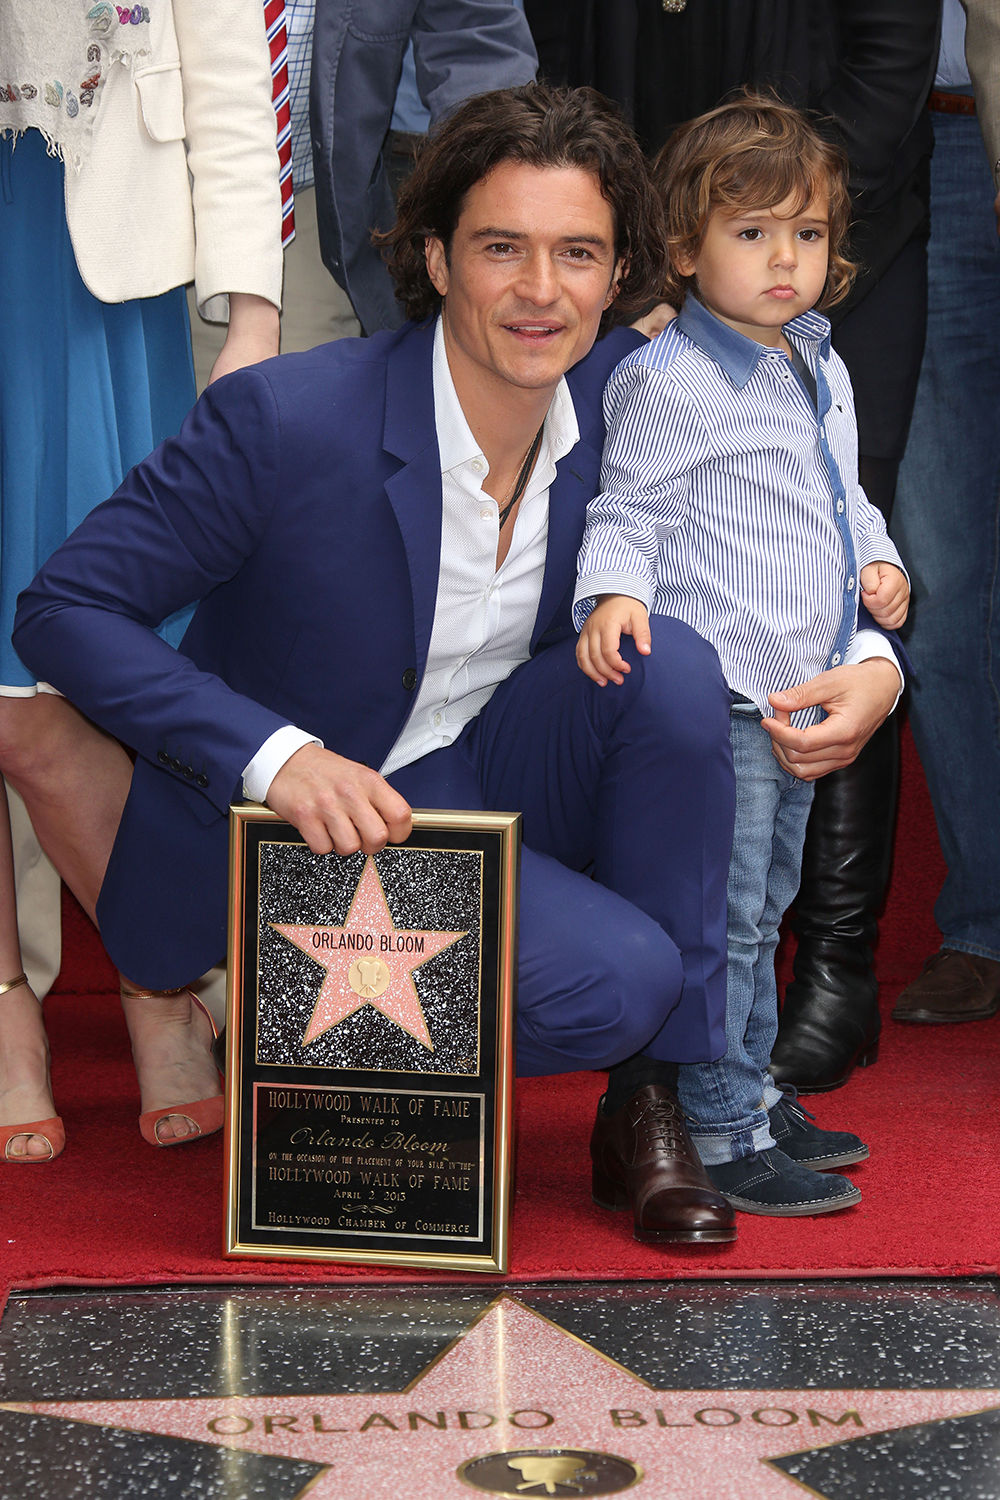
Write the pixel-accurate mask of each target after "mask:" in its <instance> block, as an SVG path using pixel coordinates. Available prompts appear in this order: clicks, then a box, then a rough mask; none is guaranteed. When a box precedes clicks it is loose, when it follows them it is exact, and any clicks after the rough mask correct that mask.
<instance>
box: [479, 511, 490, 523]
mask: <svg viewBox="0 0 1000 1500" xmlns="http://www.w3.org/2000/svg"><path fill="white" fill-rule="evenodd" d="M479 514H480V516H481V517H482V519H483V520H484V521H492V519H493V512H492V511H491V510H481V511H480V512H479Z"/></svg>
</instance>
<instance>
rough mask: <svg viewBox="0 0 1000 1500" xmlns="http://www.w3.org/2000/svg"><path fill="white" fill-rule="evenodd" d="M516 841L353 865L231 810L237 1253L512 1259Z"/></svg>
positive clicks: (449, 821)
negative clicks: (509, 1239)
mask: <svg viewBox="0 0 1000 1500" xmlns="http://www.w3.org/2000/svg"><path fill="white" fill-rule="evenodd" d="M520 833H521V819H520V815H519V814H516V813H463V812H414V814H413V832H412V834H411V835H410V837H409V838H408V839H407V841H406V843H405V844H393V845H388V846H387V847H386V848H385V849H383V850H381V851H380V852H379V853H378V854H375V855H371V856H369V855H364V854H354V855H349V856H345V857H341V856H340V855H337V854H326V855H317V854H313V853H312V851H311V850H310V849H309V847H308V845H307V844H306V843H305V841H304V840H303V839H302V837H301V835H300V834H299V833H298V832H297V830H296V829H295V828H293V827H292V826H291V824H289V823H286V822H285V821H284V820H283V819H281V818H279V817H278V815H277V814H276V813H273V812H271V810H270V809H269V808H267V807H261V806H258V805H256V804H252V803H251V804H245V805H242V806H235V807H233V808H232V809H231V813H230V925H229V1011H228V1025H227V1062H226V1138H225V1160H226V1188H225V1192H226V1223H225V1246H224V1253H225V1254H226V1255H228V1256H251V1257H257V1258H266V1259H268V1260H270V1259H273V1258H278V1257H284V1258H287V1259H289V1260H339V1261H354V1262H359V1261H360V1262H367V1263H370V1264H383V1265H397V1266H432V1267H436V1268H440V1269H449V1270H455V1271H493V1272H496V1271H500V1272H503V1271H506V1269H507V1221H508V1212H509V1196H510V1194H509V1181H510V1157H511V1151H510V1137H511V1111H512V1101H513V1076H514V1048H513V1024H514V989H515V982H516V949H517V875H518V861H519V855H520Z"/></svg>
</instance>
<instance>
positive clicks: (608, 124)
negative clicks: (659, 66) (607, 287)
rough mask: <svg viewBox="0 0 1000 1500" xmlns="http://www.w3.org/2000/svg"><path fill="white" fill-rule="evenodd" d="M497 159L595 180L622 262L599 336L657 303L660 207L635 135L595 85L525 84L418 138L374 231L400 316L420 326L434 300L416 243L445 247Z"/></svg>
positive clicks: (662, 265) (479, 99) (462, 108)
mask: <svg viewBox="0 0 1000 1500" xmlns="http://www.w3.org/2000/svg"><path fill="white" fill-rule="evenodd" d="M505 162H523V163H525V164H526V165H527V166H532V167H581V168H582V169H583V170H584V171H585V172H592V173H593V174H594V176H595V177H596V178H597V179H598V181H599V183H600V187H601V192H602V193H603V195H604V197H605V199H606V200H607V202H608V204H609V205H610V207H611V212H612V217H613V220H614V226H615V258H616V260H617V259H621V260H622V262H623V272H622V278H621V283H620V285H619V288H618V295H617V297H616V298H615V301H614V302H613V303H612V305H611V307H610V308H609V309H608V311H607V312H606V313H605V314H604V317H603V319H602V322H601V331H602V332H604V331H605V330H606V329H607V328H609V327H610V326H611V325H612V324H613V323H627V322H630V321H631V320H632V319H633V318H635V317H637V316H638V315H639V314H640V313H641V312H644V311H646V309H647V308H648V307H649V304H650V302H652V301H656V300H658V298H659V296H660V294H661V291H662V287H663V282H664V275H665V269H666V242H665V238H664V231H663V213H662V208H661V205H660V199H659V196H658V194H657V193H655V192H654V190H653V187H652V183H651V181H650V175H649V168H648V166H647V163H646V160H645V158H644V157H643V154H642V152H641V151H640V149H639V145H638V143H637V141H636V139H635V136H634V135H633V134H632V132H631V130H630V129H629V128H628V126H627V125H626V124H625V121H624V120H623V119H622V117H621V114H620V113H619V111H618V109H617V107H616V106H615V105H614V104H612V103H611V102H610V101H609V100H607V99H605V98H604V96H603V95H602V94H599V93H597V92H596V90H594V89H590V88H579V89H556V88H550V87H549V86H548V85H546V84H544V83H529V84H525V85H524V87H522V88H516V89H497V90H495V91H494V92H493V93H490V94H478V95H476V96H475V97H474V98H472V99H467V100H466V101H465V102H464V103H463V104H460V105H459V107H458V108H457V109H456V110H455V111H454V113H453V114H451V115H449V116H448V118H447V119H446V120H445V121H444V122H443V123H442V124H441V125H440V126H438V128H437V129H436V130H434V131H433V133H432V134H431V135H430V136H429V137H428V139H427V141H426V143H425V144H424V146H423V148H422V150H421V152H420V154H419V156H418V159H417V165H416V167H415V168H414V170H413V174H412V176H411V177H410V178H409V180H408V181H407V182H406V183H405V184H404V186H403V189H402V191H401V192H400V195H399V211H398V215H397V219H396V224H395V227H394V228H393V229H391V230H389V231H388V232H387V233H385V234H378V235H375V236H374V239H375V242H376V244H381V245H382V247H383V254H384V255H385V259H386V263H387V265H388V267H389V271H390V272H391V274H392V278H393V281H394V282H395V283H396V296H397V297H398V299H399V301H400V302H401V303H402V304H403V307H404V308H405V309H406V315H407V317H408V318H412V319H413V320H414V321H415V322H420V321H421V320H422V319H424V318H426V317H428V316H430V314H431V313H434V312H436V311H437V309H438V308H439V307H440V305H441V296H440V294H439V293H438V292H437V291H436V290H435V288H434V286H433V284H432V282H431V279H430V277H429V276H428V274H427V266H426V262H425V259H424V242H425V241H426V240H427V238H428V237H429V236H434V237H435V238H437V239H440V240H441V241H442V243H443V244H444V247H445V250H446V251H447V250H448V249H449V248H450V245H451V239H452V235H453V234H454V232H455V226H456V224H457V223H458V220H459V216H460V215H461V212H462V205H463V203H464V201H465V195H466V193H468V191H469V189H470V188H472V187H474V186H475V184H476V183H477V182H482V180H483V179H484V178H485V177H488V176H489V174H490V173H491V172H492V171H494V170H495V169H496V168H497V167H499V166H501V165H503V164H504V163H505Z"/></svg>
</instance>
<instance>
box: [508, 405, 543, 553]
mask: <svg viewBox="0 0 1000 1500" xmlns="http://www.w3.org/2000/svg"><path fill="white" fill-rule="evenodd" d="M544 429H545V423H544V422H543V423H542V425H541V427H539V429H538V431H537V432H536V433H535V438H534V441H533V443H532V444H531V447H530V448H529V449H528V452H527V454H526V456H525V460H524V463H523V464H522V465H521V472H520V473H519V474H518V476H517V480H516V482H515V485H514V493H513V494H512V495H511V497H510V499H509V500H508V501H507V504H506V505H505V506H504V508H503V510H502V511H501V512H500V525H499V526H498V528H497V530H498V531H503V528H504V522H505V521H506V519H507V517H508V516H509V515H510V513H511V511H512V510H513V509H514V506H515V505H516V504H517V502H518V501H519V500H520V498H521V496H522V495H523V494H524V489H525V485H526V484H527V483H528V476H529V475H530V474H531V470H532V467H533V465H534V462H535V459H536V458H537V457H538V450H539V448H540V447H541V446H542V432H543V431H544Z"/></svg>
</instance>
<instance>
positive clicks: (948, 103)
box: [927, 89, 976, 115]
mask: <svg viewBox="0 0 1000 1500" xmlns="http://www.w3.org/2000/svg"><path fill="white" fill-rule="evenodd" d="M927 108H928V109H933V110H937V112H938V113H939V114H943V115H974V114H975V113H976V101H975V99H974V98H973V97H972V95H971V94H943V93H940V92H939V91H938V90H937V89H935V90H934V91H933V93H932V94H931V96H930V98H929V99H928V101H927Z"/></svg>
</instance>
